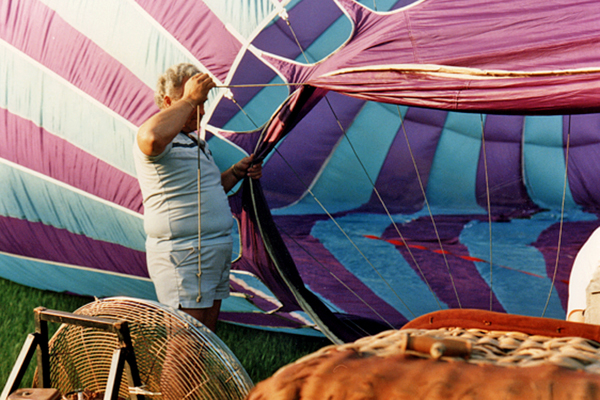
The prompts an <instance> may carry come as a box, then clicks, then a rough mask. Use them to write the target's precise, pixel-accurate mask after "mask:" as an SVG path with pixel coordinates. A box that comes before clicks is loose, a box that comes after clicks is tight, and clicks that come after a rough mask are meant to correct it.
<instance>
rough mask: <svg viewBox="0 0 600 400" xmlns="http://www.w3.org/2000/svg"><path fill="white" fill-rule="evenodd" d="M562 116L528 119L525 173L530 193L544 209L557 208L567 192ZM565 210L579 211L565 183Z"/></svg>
mask: <svg viewBox="0 0 600 400" xmlns="http://www.w3.org/2000/svg"><path fill="white" fill-rule="evenodd" d="M562 118H563V117H562V116H560V115H556V116H550V117H546V116H542V117H538V116H535V117H527V118H526V119H525V126H524V128H523V136H524V144H523V160H524V161H523V163H524V165H523V170H524V182H525V186H526V188H527V193H528V194H529V196H530V197H531V199H532V200H533V201H534V202H535V203H536V204H537V205H539V206H540V207H542V208H550V209H558V208H560V207H561V204H562V197H563V191H564V190H565V174H566V163H565V150H564V148H563V130H562V129H563V128H562V126H563V124H562ZM566 185H567V186H566V193H565V208H566V209H572V208H578V206H577V204H576V203H575V200H573V195H572V194H571V190H570V188H569V182H568V180H567V181H566Z"/></svg>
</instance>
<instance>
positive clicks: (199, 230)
mask: <svg viewBox="0 0 600 400" xmlns="http://www.w3.org/2000/svg"><path fill="white" fill-rule="evenodd" d="M196 132H197V135H198V143H197V145H198V177H197V179H198V297H197V298H196V302H197V303H200V300H201V299H202V290H201V278H202V250H201V249H202V222H201V219H200V215H202V199H201V195H200V193H201V192H202V191H201V186H202V168H201V166H200V165H201V162H200V157H201V156H200V152H201V148H200V106H197V107H196Z"/></svg>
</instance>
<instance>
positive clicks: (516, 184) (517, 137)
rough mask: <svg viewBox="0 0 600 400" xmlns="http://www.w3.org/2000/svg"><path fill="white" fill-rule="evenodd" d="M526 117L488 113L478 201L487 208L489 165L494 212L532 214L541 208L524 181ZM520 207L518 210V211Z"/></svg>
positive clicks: (478, 182) (478, 185) (477, 187)
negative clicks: (529, 194) (528, 191)
mask: <svg viewBox="0 0 600 400" xmlns="http://www.w3.org/2000/svg"><path fill="white" fill-rule="evenodd" d="M524 119H525V117H523V116H518V115H515V116H507V115H488V116H486V121H485V149H486V154H485V158H486V159H485V160H484V155H483V146H482V149H481V155H480V157H479V166H478V169H477V184H476V196H477V203H478V204H479V205H480V206H481V207H483V208H484V209H486V210H487V208H488V206H487V193H486V167H485V163H486V162H487V178H488V183H489V189H490V190H489V191H490V201H491V204H492V213H493V214H497V213H503V212H510V213H512V214H513V215H515V214H514V213H515V211H517V212H524V213H530V212H534V211H538V210H539V208H538V207H537V206H536V205H535V204H534V203H533V202H532V201H531V199H530V198H529V196H528V194H527V189H526V188H525V185H524V184H523V178H522V171H523V165H522V162H521V159H522V144H521V141H522V134H523V123H524ZM515 209H516V210H515Z"/></svg>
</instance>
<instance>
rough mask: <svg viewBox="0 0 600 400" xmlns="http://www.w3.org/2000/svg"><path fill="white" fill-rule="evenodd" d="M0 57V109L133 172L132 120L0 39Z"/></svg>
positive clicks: (133, 135)
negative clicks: (128, 120) (1, 90)
mask: <svg viewBox="0 0 600 400" xmlns="http://www.w3.org/2000/svg"><path fill="white" fill-rule="evenodd" d="M0 60H2V62H1V63H0V87H2V88H5V92H4V95H3V96H0V108H5V109H7V110H8V111H10V112H11V113H13V114H16V115H18V116H20V117H22V118H25V119H27V120H29V121H31V122H33V123H34V124H36V125H38V126H41V127H43V128H44V129H45V130H47V131H49V132H50V133H52V134H55V135H57V136H58V137H61V138H63V139H64V140H66V141H68V142H69V143H72V144H74V145H75V146H77V147H79V148H81V149H83V150H85V151H86V152H88V153H90V154H92V155H94V156H95V157H97V158H99V159H101V160H103V161H105V162H107V163H109V164H111V165H113V166H115V167H117V168H119V169H121V170H123V171H124V172H126V173H129V174H131V175H132V176H135V168H134V164H133V158H132V157H131V149H132V146H133V141H134V138H135V131H136V128H135V127H134V126H133V125H132V124H130V123H129V122H127V121H126V120H125V119H123V118H122V117H120V116H118V115H117V114H115V113H113V112H112V111H110V110H108V109H107V108H105V107H104V106H102V105H100V104H99V103H98V102H96V101H95V100H94V99H92V98H91V97H89V96H87V95H86V94H85V93H83V92H81V91H79V90H78V89H76V88H75V87H74V86H72V85H71V84H69V83H68V82H67V81H65V80H63V79H62V78H60V77H58V76H57V75H55V74H53V73H52V72H50V71H48V70H46V69H44V68H43V67H42V66H41V65H40V64H38V63H36V62H35V61H33V60H31V59H29V58H27V57H26V56H24V55H22V54H21V53H18V52H17V51H16V50H14V49H13V48H12V47H10V46H8V45H7V44H6V42H3V41H0Z"/></svg>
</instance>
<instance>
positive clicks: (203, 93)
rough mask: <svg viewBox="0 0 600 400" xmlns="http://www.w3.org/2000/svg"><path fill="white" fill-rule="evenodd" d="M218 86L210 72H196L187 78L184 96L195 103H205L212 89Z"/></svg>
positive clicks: (197, 104)
mask: <svg viewBox="0 0 600 400" xmlns="http://www.w3.org/2000/svg"><path fill="white" fill-rule="evenodd" d="M215 86H217V84H216V83H215V82H214V81H213V80H212V78H211V77H210V75H208V74H196V75H194V76H192V77H191V78H190V79H188V80H187V82H186V83H185V87H184V89H183V98H184V99H186V100H189V101H191V102H192V103H193V104H194V105H196V106H199V105H202V104H204V102H205V101H206V99H207V98H208V92H210V89H212V88H214V87H215Z"/></svg>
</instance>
